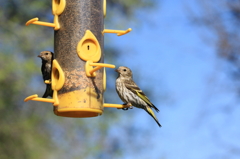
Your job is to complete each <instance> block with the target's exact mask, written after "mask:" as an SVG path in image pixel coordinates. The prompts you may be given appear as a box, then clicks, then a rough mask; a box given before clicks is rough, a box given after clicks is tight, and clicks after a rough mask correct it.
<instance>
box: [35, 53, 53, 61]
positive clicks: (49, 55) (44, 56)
mask: <svg viewBox="0 0 240 159" xmlns="http://www.w3.org/2000/svg"><path fill="white" fill-rule="evenodd" d="M52 56H53V53H52V52H51V51H42V52H40V55H38V57H40V58H41V59H42V60H44V61H51V60H52Z"/></svg>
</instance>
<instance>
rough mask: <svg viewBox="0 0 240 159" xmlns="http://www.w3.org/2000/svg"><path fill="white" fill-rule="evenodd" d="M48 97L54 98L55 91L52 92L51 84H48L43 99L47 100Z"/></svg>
mask: <svg viewBox="0 0 240 159" xmlns="http://www.w3.org/2000/svg"><path fill="white" fill-rule="evenodd" d="M48 96H50V97H52V96H53V90H52V86H51V85H50V84H46V90H45V93H44V94H43V96H42V97H43V98H47V97H48Z"/></svg>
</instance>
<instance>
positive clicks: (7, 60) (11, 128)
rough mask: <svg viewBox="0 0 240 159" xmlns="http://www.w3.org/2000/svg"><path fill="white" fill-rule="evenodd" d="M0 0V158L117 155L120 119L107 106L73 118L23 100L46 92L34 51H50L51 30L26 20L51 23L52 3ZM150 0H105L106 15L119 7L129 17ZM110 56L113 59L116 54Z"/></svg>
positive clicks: (150, 2)
mask: <svg viewBox="0 0 240 159" xmlns="http://www.w3.org/2000/svg"><path fill="white" fill-rule="evenodd" d="M0 2H1V6H0V21H1V28H0V35H1V38H0V55H1V58H0V89H1V92H0V158H1V159H8V158H18V159H19V158H24V159H28V158H59V156H61V157H62V158H78V159H79V158H106V156H107V157H108V158H116V157H120V156H121V154H122V153H123V152H122V151H121V150H120V147H121V146H122V145H121V143H120V141H119V140H118V139H116V137H115V136H112V134H111V131H112V130H113V129H112V127H113V125H116V124H117V123H121V121H120V120H122V119H121V113H119V111H118V110H117V109H105V113H104V115H103V116H101V117H96V118H88V119H71V118H62V117H58V116H55V115H54V114H53V112H52V105H51V104H49V103H40V102H34V101H29V102H27V103H24V102H23V99H24V98H25V97H27V96H28V95H31V94H34V93H36V94H40V95H41V94H42V93H43V91H44V88H42V87H45V86H44V84H43V82H42V77H41V72H40V65H41V64H40V60H39V59H38V58H37V55H38V54H39V52H40V51H43V50H50V51H51V50H53V34H54V31H53V29H52V28H48V27H43V26H36V25H31V26H28V27H26V26H25V22H26V21H28V20H29V19H31V18H34V17H39V18H40V19H41V20H42V21H49V22H50V21H52V14H51V1H49V0H34V1H30V0H7V1H6V0H0ZM152 2H153V0H151V1H145V0H139V1H137V0H116V1H114V0H109V1H108V7H112V8H114V10H111V9H110V11H109V13H108V14H111V15H116V14H117V13H114V12H113V11H116V10H118V13H119V12H121V13H122V16H124V17H131V16H132V15H133V13H134V12H135V11H136V10H138V9H141V8H146V7H150V6H152ZM108 20H109V19H108ZM107 23H108V24H111V23H112V22H111V21H108V22H107ZM107 48H108V47H107ZM106 53H107V51H106ZM112 55H113V54H112ZM115 55H116V54H115ZM109 57H110V56H109ZM110 58H112V59H109V60H111V61H113V62H112V63H114V60H115V59H114V57H110ZM113 89H114V88H111V89H110V90H109V92H111V91H113ZM116 112H118V113H116ZM129 119H131V117H129ZM126 130H129V129H128V128H127V129H126ZM96 156H97V157H96ZM61 157H60V158H61Z"/></svg>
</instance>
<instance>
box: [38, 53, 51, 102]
mask: <svg viewBox="0 0 240 159" xmlns="http://www.w3.org/2000/svg"><path fill="white" fill-rule="evenodd" d="M38 57H40V58H41V59H42V67H41V71H42V76H43V81H44V83H45V81H46V80H49V81H51V72H52V61H53V59H54V53H52V52H51V51H42V52H40V55H38ZM52 95H53V90H52V88H51V84H46V90H45V93H44V94H43V96H42V97H43V98H47V97H48V96H50V97H52Z"/></svg>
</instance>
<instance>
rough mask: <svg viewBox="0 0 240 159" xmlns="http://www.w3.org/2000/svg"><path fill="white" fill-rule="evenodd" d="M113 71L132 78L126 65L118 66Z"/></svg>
mask: <svg viewBox="0 0 240 159" xmlns="http://www.w3.org/2000/svg"><path fill="white" fill-rule="evenodd" d="M115 71H116V72H118V73H119V76H120V77H130V78H132V71H131V70H130V69H129V68H128V67H125V66H120V67H119V68H118V69H116V70H115Z"/></svg>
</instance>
